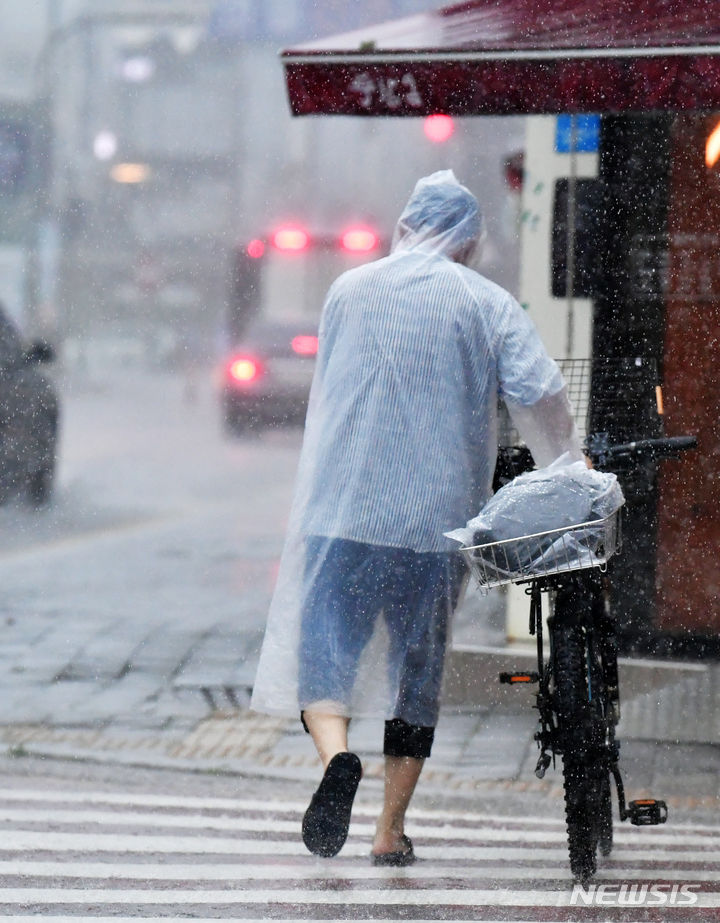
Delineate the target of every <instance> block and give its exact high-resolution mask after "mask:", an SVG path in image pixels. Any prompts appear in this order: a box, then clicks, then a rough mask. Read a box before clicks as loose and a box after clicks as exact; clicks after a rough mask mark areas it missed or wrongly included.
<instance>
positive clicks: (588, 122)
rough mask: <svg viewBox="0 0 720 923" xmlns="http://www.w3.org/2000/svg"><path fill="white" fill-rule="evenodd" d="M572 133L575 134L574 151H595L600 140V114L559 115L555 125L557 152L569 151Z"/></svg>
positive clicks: (592, 152)
mask: <svg viewBox="0 0 720 923" xmlns="http://www.w3.org/2000/svg"><path fill="white" fill-rule="evenodd" d="M573 120H574V122H575V125H574V126H573ZM573 134H574V135H575V145H574V149H575V151H576V153H584V154H595V153H597V150H598V145H599V141H600V116H599V115H559V116H558V117H557V123H556V125H555V150H556V151H557V152H558V154H569V153H570V148H571V144H572V137H573Z"/></svg>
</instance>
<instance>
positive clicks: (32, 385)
mask: <svg viewBox="0 0 720 923" xmlns="http://www.w3.org/2000/svg"><path fill="white" fill-rule="evenodd" d="M53 359H54V350H53V348H52V347H51V346H50V344H48V343H46V342H44V341H41V340H38V341H35V342H33V343H30V344H25V343H24V342H23V339H22V337H21V335H20V332H19V330H18V328H17V327H16V325H15V324H14V322H13V321H12V320H11V318H10V316H9V315H8V314H7V312H6V311H5V310H4V308H2V307H1V306H0V503H2V502H6V501H7V500H9V499H10V497H12V496H17V495H20V496H22V497H23V498H24V499H26V500H27V501H28V502H29V503H30V504H32V505H33V506H38V507H39V506H43V505H45V504H47V503H48V502H49V500H50V498H51V495H52V491H53V482H54V479H55V467H56V457H57V442H58V423H59V417H60V411H59V401H58V396H57V393H56V390H55V388H54V386H53V384H52V382H51V381H50V380H49V378H48V377H47V376H46V375H44V374H43V373H42V371H41V370H40V366H41V365H43V364H44V363H47V362H50V361H52V360H53Z"/></svg>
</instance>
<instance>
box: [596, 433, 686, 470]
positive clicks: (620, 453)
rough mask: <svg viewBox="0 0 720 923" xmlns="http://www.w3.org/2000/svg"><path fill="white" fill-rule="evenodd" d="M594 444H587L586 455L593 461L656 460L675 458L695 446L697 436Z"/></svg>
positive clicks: (603, 462)
mask: <svg viewBox="0 0 720 923" xmlns="http://www.w3.org/2000/svg"><path fill="white" fill-rule="evenodd" d="M591 442H593V443H594V444H591V445H590V446H588V455H589V456H590V458H592V460H593V461H594V462H599V463H601V464H607V463H608V462H610V461H621V460H623V459H624V460H633V461H643V460H645V459H647V460H650V461H658V460H660V459H662V458H677V457H678V454H679V453H680V452H687V451H688V450H689V449H694V448H696V447H697V436H666V437H664V438H661V439H638V440H636V441H635V442H625V443H622V444H621V445H602V444H597V441H596V440H591Z"/></svg>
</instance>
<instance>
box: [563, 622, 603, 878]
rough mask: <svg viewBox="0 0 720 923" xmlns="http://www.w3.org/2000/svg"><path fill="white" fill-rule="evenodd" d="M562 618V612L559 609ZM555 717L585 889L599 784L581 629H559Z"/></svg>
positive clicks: (571, 837) (578, 872)
mask: <svg viewBox="0 0 720 923" xmlns="http://www.w3.org/2000/svg"><path fill="white" fill-rule="evenodd" d="M556 612H557V609H556ZM553 649H554V669H553V675H554V686H555V711H556V715H557V722H558V734H559V739H560V746H561V748H562V761H563V785H564V789H565V823H566V827H567V836H568V854H569V858H570V871H571V872H572V875H573V877H574V878H575V879H576V880H577V881H580V882H581V883H583V884H584V883H585V882H587V881H588V880H589V879H590V878H592V876H593V875H594V874H595V872H596V870H597V845H598V824H597V814H596V808H597V805H598V795H599V792H598V790H597V789H598V782H597V779H596V778H594V777H593V773H592V771H591V766H590V765H589V753H590V749H591V748H590V741H589V740H588V739H587V730H588V708H587V703H588V696H587V681H586V653H585V634H584V631H583V629H582V627H581V626H580V625H577V624H575V625H572V624H569V623H568V622H566V621H563V623H562V624H561V625H556V626H554V631H553Z"/></svg>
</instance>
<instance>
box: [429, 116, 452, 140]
mask: <svg viewBox="0 0 720 923" xmlns="http://www.w3.org/2000/svg"><path fill="white" fill-rule="evenodd" d="M423 131H424V132H425V137H426V138H427V139H428V140H429V141H432V142H434V143H435V144H442V143H443V142H444V141H448V140H449V139H450V138H451V137H452V135H453V132H454V131H455V122H454V121H453V120H452V118H451V116H449V115H442V114H441V113H438V114H437V115H428V116H427V117H426V118H425V121H424V122H423Z"/></svg>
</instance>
